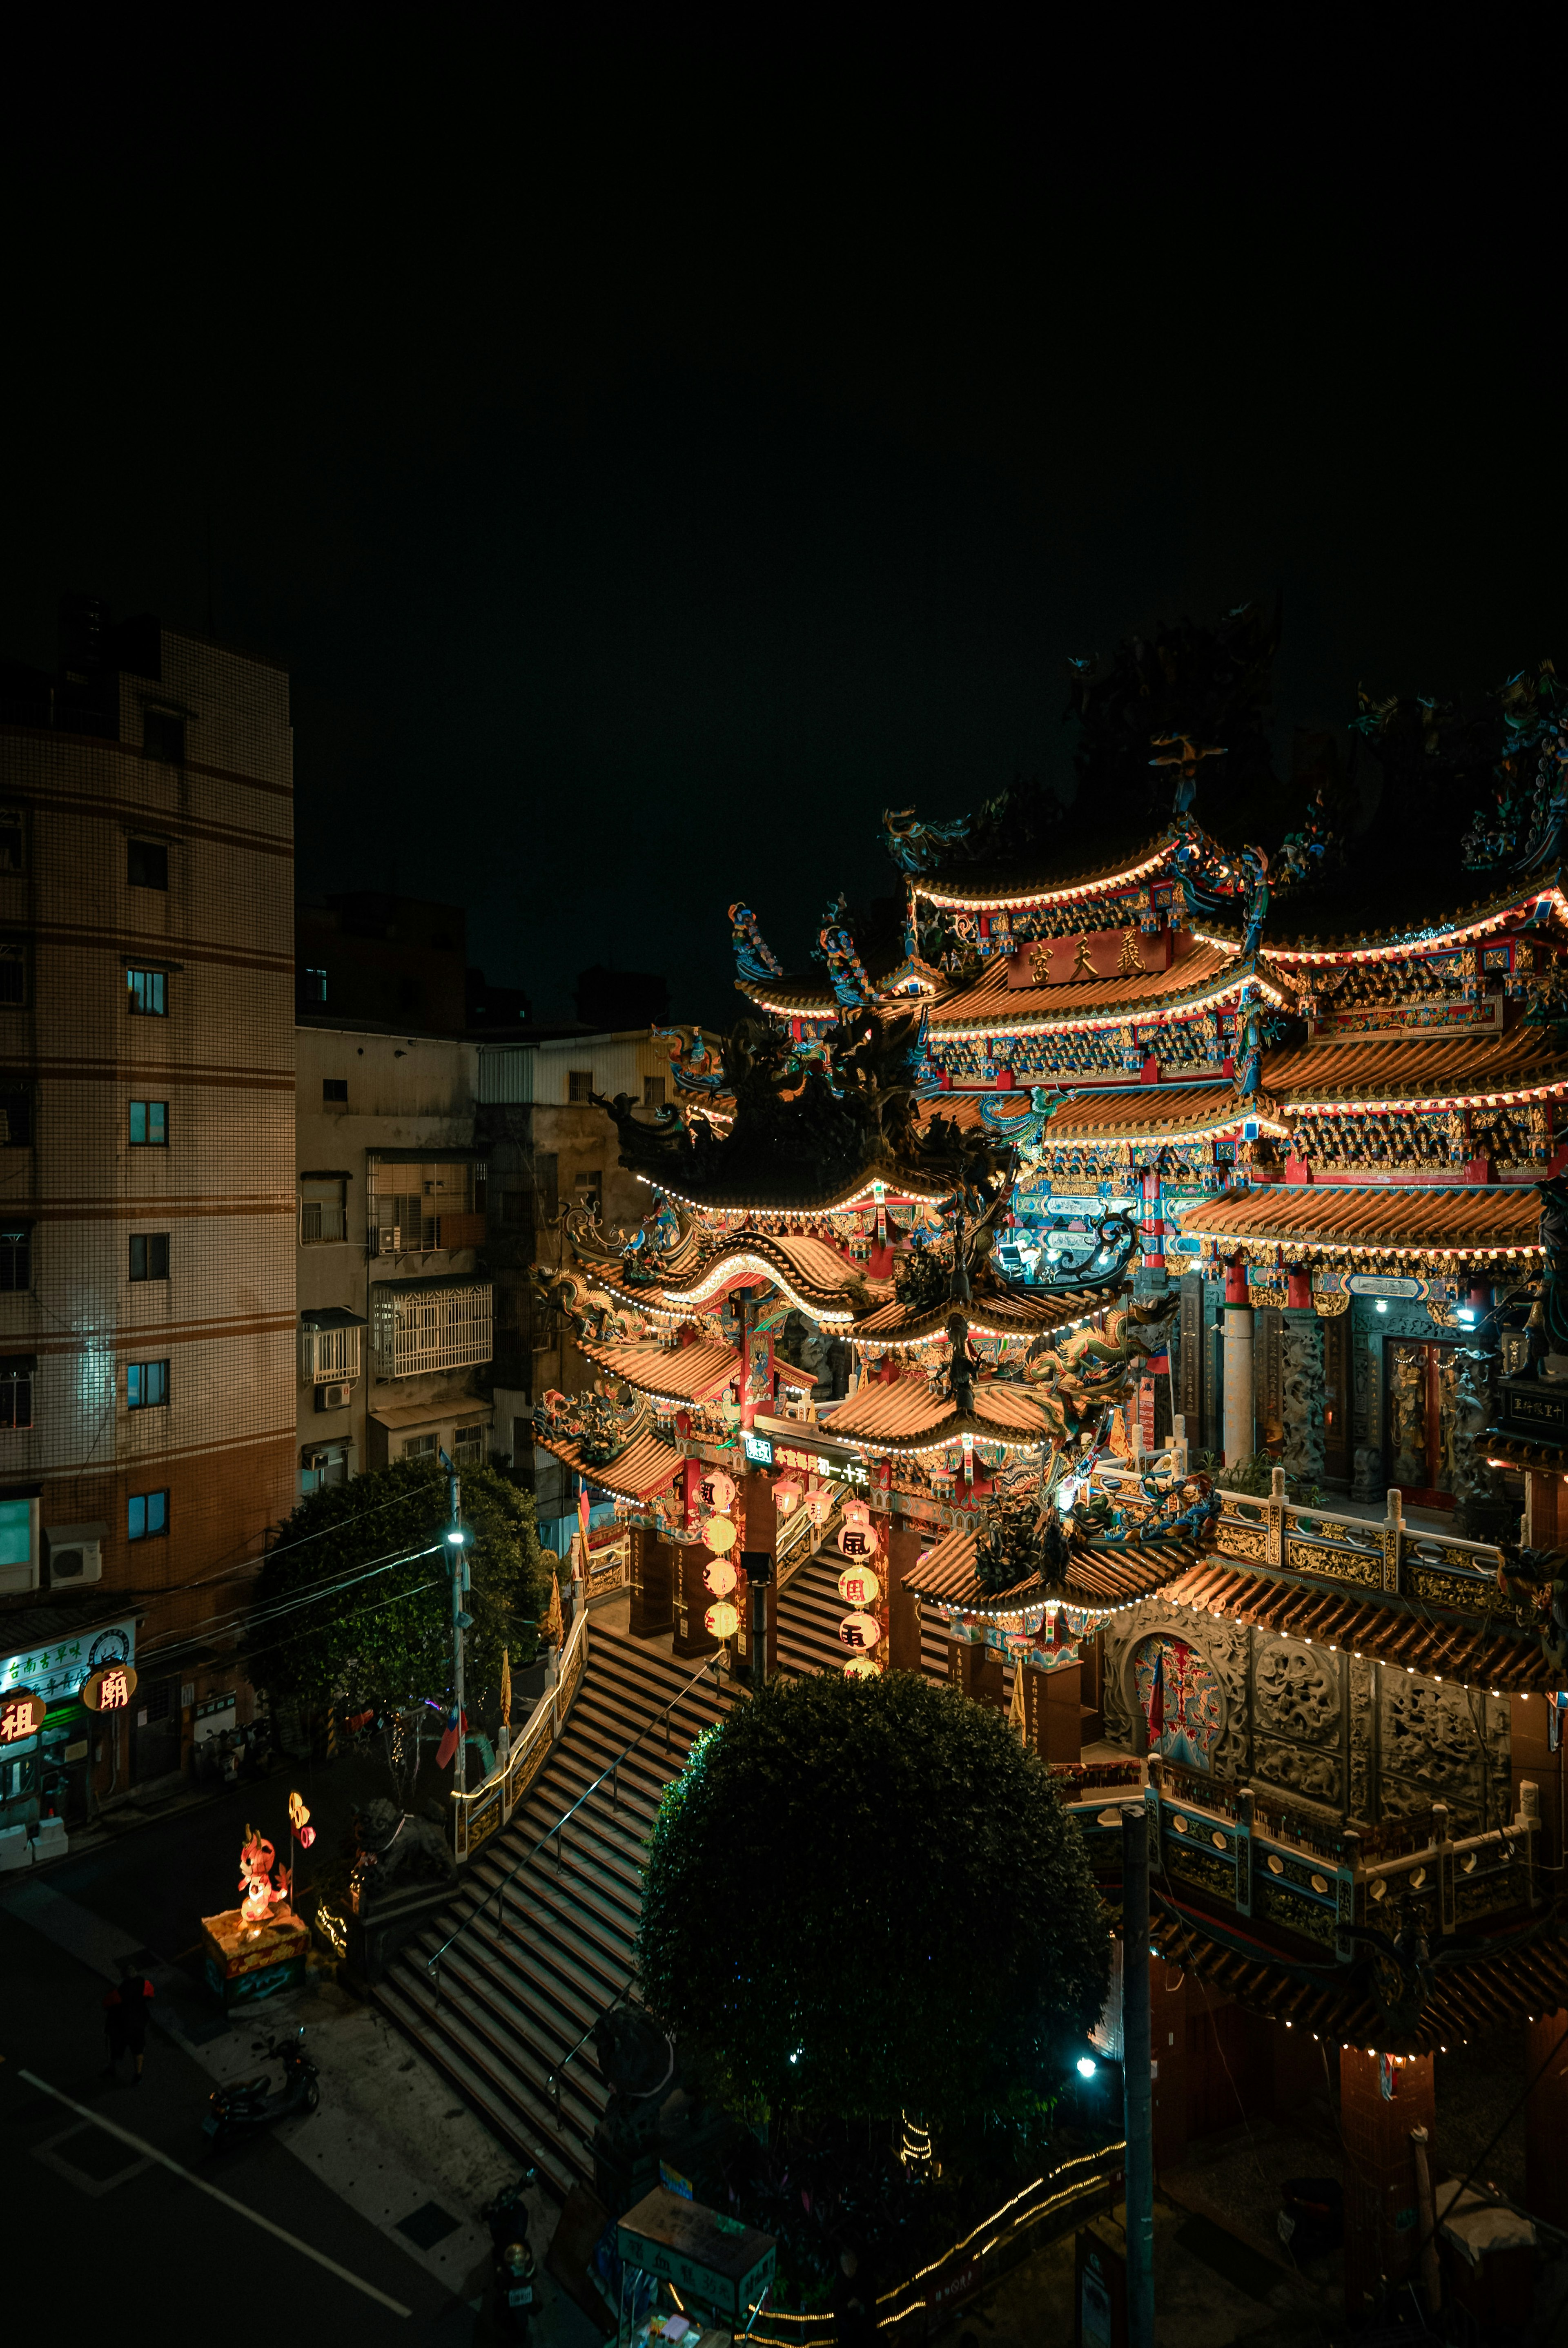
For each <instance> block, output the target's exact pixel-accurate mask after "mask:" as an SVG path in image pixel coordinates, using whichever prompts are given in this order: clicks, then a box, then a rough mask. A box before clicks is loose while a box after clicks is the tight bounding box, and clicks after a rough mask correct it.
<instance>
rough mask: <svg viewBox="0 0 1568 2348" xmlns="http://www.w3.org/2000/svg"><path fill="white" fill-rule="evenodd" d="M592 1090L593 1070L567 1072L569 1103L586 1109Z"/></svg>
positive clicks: (573, 1069) (575, 1069)
mask: <svg viewBox="0 0 1568 2348" xmlns="http://www.w3.org/2000/svg"><path fill="white" fill-rule="evenodd" d="M592 1090H593V1070H592V1069H591V1068H569V1069H568V1070H567V1072H566V1097H567V1099H568V1101H569V1102H570V1103H571V1104H572V1105H573V1106H574V1107H584V1106H585V1105H586V1104H587V1101H588V1097H589V1094H590V1093H591V1092H592Z"/></svg>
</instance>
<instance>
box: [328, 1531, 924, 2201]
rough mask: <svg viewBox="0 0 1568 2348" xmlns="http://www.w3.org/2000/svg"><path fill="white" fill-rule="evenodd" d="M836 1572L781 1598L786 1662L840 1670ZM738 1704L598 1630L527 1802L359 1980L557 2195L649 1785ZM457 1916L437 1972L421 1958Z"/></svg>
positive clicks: (634, 1911)
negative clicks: (454, 1886)
mask: <svg viewBox="0 0 1568 2348" xmlns="http://www.w3.org/2000/svg"><path fill="white" fill-rule="evenodd" d="M838 1573H839V1564H838V1560H837V1559H836V1556H835V1554H834V1553H832V1552H829V1551H824V1552H823V1553H822V1555H821V1556H819V1557H813V1558H812V1559H810V1560H808V1561H807V1562H806V1563H804V1565H801V1566H800V1567H798V1568H797V1570H796V1571H795V1572H794V1576H793V1578H792V1579H791V1581H789V1583H788V1584H787V1585H786V1587H785V1588H784V1590H783V1591H781V1592H780V1593H779V1599H778V1615H779V1632H778V1658H779V1666H780V1669H781V1670H782V1671H787V1672H801V1673H805V1672H812V1671H815V1670H816V1669H818V1668H819V1667H820V1666H821V1665H823V1664H826V1665H828V1666H830V1667H831V1668H832V1669H834V1670H835V1671H836V1670H838V1669H839V1668H840V1667H841V1666H842V1663H843V1661H844V1650H843V1648H842V1647H841V1646H840V1645H839V1643H838V1636H837V1632H838V1624H839V1622H840V1621H841V1620H842V1618H843V1615H844V1612H845V1607H844V1601H843V1600H842V1599H841V1598H840V1597H839V1595H838V1588H837V1582H838ZM921 1646H922V1660H923V1665H924V1669H925V1672H926V1673H927V1677H929V1678H933V1679H939V1680H945V1679H946V1678H947V1676H948V1662H947V1647H946V1643H945V1637H944V1632H943V1627H942V1621H941V1617H940V1616H939V1615H938V1613H937V1612H935V1610H934V1609H931V1608H928V1607H923V1608H922V1609H921ZM682 1689H687V1690H689V1693H687V1694H685V1695H684V1696H683V1697H682V1701H681V1703H680V1704H679V1705H678V1707H677V1709H676V1710H675V1712H674V1713H673V1715H671V1719H670V1722H669V1726H668V1735H666V1729H665V1725H664V1723H662V1722H661V1721H658V1719H657V1715H659V1714H661V1712H662V1711H663V1709H664V1707H665V1706H666V1705H668V1704H671V1701H672V1699H674V1698H676V1697H678V1696H682ZM734 1701H735V1698H734V1697H733V1694H732V1693H731V1689H730V1684H729V1681H728V1679H727V1678H725V1679H723V1681H722V1682H721V1684H720V1685H719V1686H718V1687H717V1688H715V1686H714V1684H713V1681H712V1674H711V1673H710V1672H708V1671H703V1672H702V1675H701V1676H699V1677H697V1678H696V1679H695V1682H694V1683H693V1675H692V1665H691V1664H690V1663H686V1662H683V1661H682V1662H680V1663H677V1662H675V1661H673V1660H672V1659H671V1657H670V1656H668V1655H666V1654H663V1653H660V1651H659V1650H658V1649H657V1648H655V1647H651V1646H647V1645H644V1644H643V1643H642V1642H641V1640H634V1639H631V1638H630V1637H628V1636H626V1635H624V1634H621V1633H618V1632H612V1631H608V1630H600V1628H598V1627H597V1625H596V1626H595V1627H594V1628H593V1630H592V1632H591V1639H590V1644H589V1653H588V1663H587V1666H586V1669H585V1671H584V1673H583V1679H582V1684H581V1685H580V1687H579V1690H578V1694H577V1697H576V1700H575V1701H574V1703H573V1704H572V1707H571V1710H570V1712H569V1714H568V1715H567V1720H566V1725H565V1726H564V1728H563V1729H562V1731H561V1734H560V1735H559V1738H558V1739H557V1740H556V1743H555V1744H554V1746H552V1747H551V1749H550V1754H549V1758H548V1761H547V1762H546V1763H545V1765H544V1766H543V1768H542V1769H541V1770H540V1772H539V1775H538V1777H537V1778H536V1779H535V1781H534V1785H533V1787H532V1788H531V1790H530V1792H529V1795H528V1799H527V1801H526V1802H525V1803H524V1804H523V1805H522V1806H521V1807H520V1808H519V1809H518V1811H517V1813H516V1814H515V1816H514V1817H513V1818H512V1820H511V1823H510V1825H509V1826H508V1827H507V1828H506V1829H505V1830H504V1831H503V1832H502V1833H500V1834H497V1836H496V1837H495V1838H494V1839H493V1840H492V1841H490V1842H488V1843H487V1844H486V1845H485V1847H484V1849H482V1850H481V1851H480V1852H479V1853H478V1854H477V1857H476V1858H475V1859H474V1860H473V1861H472V1863H471V1865H470V1867H469V1869H468V1872H467V1875H466V1879H465V1880H464V1883H463V1887H462V1890H460V1891H459V1893H458V1895H457V1897H456V1900H454V1901H453V1903H452V1905H451V1907H450V1908H448V1909H446V1910H443V1911H442V1913H441V1914H440V1916H439V1917H438V1918H437V1919H436V1921H435V1922H434V1924H432V1925H431V1926H430V1927H429V1928H428V1929H426V1930H425V1931H423V1932H422V1933H420V1934H418V1935H416V1936H415V1938H413V1939H412V1940H410V1941H408V1942H407V1943H406V1944H405V1947H404V1949H403V1950H402V1952H401V1953H400V1954H399V1956H398V1958H397V1959H396V1960H395V1962H394V1964H393V1965H392V1966H391V1968H390V1969H389V1970H388V1972H387V1974H386V1977H385V1979H384V1981H382V1982H379V1983H378V1984H377V1985H376V1987H375V1988H374V1991H373V1992H372V1995H373V1996H374V2000H375V2002H376V2003H377V2004H378V2005H379V2007H380V2008H381V2010H382V2011H383V2012H384V2013H385V2014H386V2016H387V2017H388V2019H389V2020H390V2021H393V2022H395V2023H396V2024H397V2025H398V2027H399V2028H400V2029H401V2030H403V2031H405V2032H406V2034H408V2036H409V2037H411V2038H412V2039H414V2041H415V2044H417V2045H418V2046H419V2047H420V2048H421V2049H422V2051H423V2052H424V2054H425V2055H426V2056H427V2058H428V2059H429V2061H430V2062H432V2063H433V2064H434V2065H436V2068H437V2069H438V2070H439V2071H441V2072H442V2073H443V2074H444V2075H445V2076H446V2078H447V2079H448V2080H449V2081H450V2082H451V2084H452V2085H453V2086H454V2087H455V2088H456V2090H457V2092H458V2093H459V2094H460V2095H461V2096H463V2097H464V2098H465V2099H466V2101H467V2102H468V2103H469V2104H471V2105H472V2106H473V2107H474V2108H475V2110H476V2111H477V2113H478V2114H479V2116H480V2117H481V2118H482V2119H483V2120H484V2121H485V2123H486V2125H487V2127H489V2128H490V2129H491V2131H492V2132H493V2133H494V2135H495V2136H496V2137H498V2138H499V2140H500V2141H501V2142H502V2143H503V2144H505V2145H507V2147H509V2148H510V2149H511V2150H512V2151H513V2152H514V2153H515V2154H516V2156H517V2157H518V2160H519V2161H527V2162H531V2163H532V2164H533V2165H534V2166H535V2167H537V2168H538V2172H539V2178H540V2181H541V2183H543V2184H545V2185H547V2186H548V2188H550V2189H551V2190H552V2191H553V2192H554V2193H555V2194H556V2195H557V2196H558V2197H564V2195H565V2194H566V2193H567V2192H568V2191H569V2188H571V2186H572V2185H574V2184H576V2183H578V2182H579V2181H580V2182H585V2183H591V2181H592V2177H593V2157H592V2138H593V2131H594V2128H595V2127H596V2126H597V2124H598V2121H599V2119H600V2115H601V2114H602V2112H603V2110H604V2106H605V2101H606V2091H605V2087H604V2085H603V2082H602V2080H601V2079H600V2075H599V2067H598V2065H597V2063H596V2062H595V2060H594V2054H593V2048H592V2046H591V2045H590V2044H582V2043H581V2041H582V2038H583V2034H584V2033H585V2032H586V2031H587V2030H588V2029H589V2028H590V2027H591V2025H592V2024H593V2023H594V2022H595V2021H597V2019H598V2017H599V2016H600V2013H603V2011H604V2009H605V2007H606V2006H608V2005H610V2004H611V2003H613V2001H614V2000H615V1999H616V1998H617V1997H619V1996H620V1994H621V1993H622V1992H623V1991H624V1990H625V1989H626V1987H627V1986H628V1984H629V1982H630V1981H631V1980H632V1978H633V1974H634V1960H633V1954H632V1952H633V1946H634V1943H635V1940H636V1934H637V1927H638V1921H639V1917H640V1914H641V1904H642V1875H641V1869H642V1856H643V1849H644V1845H645V1842H646V1838H647V1835H648V1831H649V1828H651V1825H652V1822H653V1817H654V1813H655V1811H656V1809H657V1807H658V1805H659V1799H660V1796H661V1794H662V1792H663V1789H664V1787H665V1786H666V1785H667V1784H668V1783H669V1781H670V1780H671V1777H673V1776H677V1775H678V1774H679V1773H680V1771H681V1770H682V1768H683V1767H684V1766H685V1764H686V1758H687V1756H688V1754H689V1753H690V1751H691V1748H692V1739H693V1738H694V1737H695V1736H696V1735H699V1734H700V1732H701V1731H702V1730H703V1729H704V1728H708V1727H710V1726H712V1724H713V1722H715V1721H716V1720H719V1719H721V1718H722V1717H723V1715H724V1714H725V1713H726V1712H727V1711H728V1710H729V1708H730V1706H731V1704H732V1703H733V1702H734ZM650 1721H654V1722H655V1723H656V1725H654V1726H653V1727H652V1728H651V1731H650V1732H649V1733H648V1734H647V1735H645V1736H644V1737H643V1739H642V1742H641V1744H640V1745H639V1746H638V1748H637V1750H636V1751H635V1752H634V1753H633V1754H632V1755H631V1756H630V1758H629V1759H628V1760H626V1761H624V1762H622V1763H621V1764H620V1768H619V1769H618V1771H617V1773H616V1778H615V1783H614V1785H613V1787H612V1786H611V1785H610V1783H609V1782H607V1783H606V1784H605V1785H603V1786H602V1787H599V1788H598V1789H597V1790H596V1791H595V1792H594V1793H593V1794H591V1795H589V1797H588V1799H587V1800H586V1801H584V1802H583V1804H582V1807H581V1808H580V1809H579V1810H578V1811H577V1812H576V1813H575V1815H574V1816H573V1818H572V1819H571V1821H570V1823H569V1825H568V1827H567V1828H566V1830H565V1833H564V1835H563V1836H562V1837H560V1838H559V1851H558V1843H557V1841H556V1840H552V1841H551V1842H550V1843H549V1844H548V1846H547V1847H546V1848H545V1849H543V1850H538V1851H535V1849H534V1846H535V1845H536V1844H537V1843H538V1839H539V1838H540V1836H541V1835H545V1834H548V1833H549V1831H550V1829H551V1828H553V1827H554V1826H555V1824H556V1821H557V1820H558V1819H559V1818H560V1816H561V1814H562V1812H563V1811H565V1810H566V1809H568V1808H569V1807H570V1805H571V1804H572V1803H574V1802H576V1801H577V1800H578V1798H579V1796H580V1795H581V1794H582V1793H583V1790H584V1788H585V1787H588V1786H590V1785H592V1784H593V1781H594V1779H595V1778H596V1777H598V1776H599V1775H600V1772H601V1771H603V1770H605V1769H607V1768H609V1766H610V1763H611V1762H612V1761H613V1760H614V1759H615V1756H616V1755H617V1754H618V1753H620V1752H621V1751H622V1750H623V1748H624V1747H625V1746H628V1745H629V1744H630V1742H631V1740H632V1739H633V1738H634V1737H635V1736H637V1735H638V1733H639V1731H640V1730H641V1729H642V1728H643V1727H644V1725H645V1724H647V1723H648V1722H650ZM530 1852H533V1853H534V1855H533V1856H532V1857H531V1858H529V1857H528V1854H529V1853H530ZM523 1859H527V1861H528V1863H527V1865H526V1866H523V1867H522V1868H521V1869H520V1870H519V1871H518V1872H517V1873H516V1874H515V1875H514V1872H513V1871H514V1869H518V1862H519V1861H520V1860H523ZM508 1878H510V1880H508ZM497 1893H499V1915H498V1918H497ZM460 1927H462V1928H464V1929H463V1930H462V1935H461V1938H460V1939H458V1940H457V1941H456V1943H455V1944H454V1945H453V1946H451V1947H449V1948H447V1949H446V1953H445V1955H444V1956H443V1958H442V1960H441V1965H440V1972H439V1980H438V1982H437V1979H436V1977H435V1976H433V1975H432V1974H431V1972H429V1970H428V1961H429V1959H430V1958H431V1957H432V1956H433V1955H434V1954H435V1952H436V1950H437V1949H439V1948H440V1947H441V1945H442V1943H443V1942H445V1941H448V1940H449V1939H450V1937H451V1935H452V1934H453V1933H454V1932H456V1931H458V1930H459V1928H460Z"/></svg>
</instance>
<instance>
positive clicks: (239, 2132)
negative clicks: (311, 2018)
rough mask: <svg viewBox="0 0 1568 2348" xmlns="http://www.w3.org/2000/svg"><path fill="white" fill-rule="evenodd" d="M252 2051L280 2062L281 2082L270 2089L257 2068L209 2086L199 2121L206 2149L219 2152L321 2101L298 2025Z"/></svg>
mask: <svg viewBox="0 0 1568 2348" xmlns="http://www.w3.org/2000/svg"><path fill="white" fill-rule="evenodd" d="M255 2052H256V2053H257V2054H258V2055H271V2057H272V2060H273V2061H274V2062H275V2063H282V2066H283V2084H282V2086H281V2087H275V2086H274V2085H272V2080H271V2079H270V2078H269V2077H268V2075H267V2074H266V2072H265V2071H262V2072H260V2073H258V2075H257V2076H256V2077H255V2078H253V2079H239V2080H236V2081H234V2082H233V2084H232V2085H230V2086H227V2087H214V2088H213V2090H212V2094H211V2096H210V2098H209V2100H210V2104H211V2107H212V2108H211V2109H210V2112H209V2113H208V2115H207V2117H206V2118H205V2119H204V2120H203V2121H202V2123H201V2133H202V2134H203V2136H205V2137H206V2138H207V2148H208V2150H209V2151H210V2152H220V2151H221V2150H222V2149H223V2147H224V2146H225V2145H229V2144H232V2143H233V2142H234V2140H235V2138H236V2137H241V2136H249V2135H252V2134H254V2133H255V2132H256V2131H257V2130H259V2129H261V2128H268V2127H272V2124H273V2122H274V2121H275V2120H285V2119H288V2118H290V2117H291V2116H292V2115H293V2114H294V2113H295V2112H313V2111H314V2110H315V2108H316V2106H317V2105H318V2104H319V2103H320V2102H321V2099H322V2091H321V2086H320V2084H319V2077H318V2074H317V2071H316V2066H315V2065H314V2064H313V2062H312V2060H311V2058H310V2056H309V2055H307V2054H306V2053H305V2030H304V2024H303V2023H302V2024H300V2027H299V2028H298V2030H296V2031H295V2032H294V2034H293V2035H292V2037H291V2038H277V2039H272V2040H271V2041H266V2040H262V2039H260V2038H259V2039H257V2040H256V2042H255Z"/></svg>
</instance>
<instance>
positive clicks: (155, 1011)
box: [125, 970, 169, 1019]
mask: <svg viewBox="0 0 1568 2348" xmlns="http://www.w3.org/2000/svg"><path fill="white" fill-rule="evenodd" d="M125 983H126V993H127V994H128V998H129V1002H130V1007H131V1009H132V1011H133V1012H136V1013H137V1014H138V1015H139V1016H140V1017H142V1018H144V1019H164V1018H167V1017H168V1015H169V996H168V981H167V979H166V978H165V975H164V973H163V972H162V971H160V970H128V971H127V972H126V974H125Z"/></svg>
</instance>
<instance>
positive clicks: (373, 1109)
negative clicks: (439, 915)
mask: <svg viewBox="0 0 1568 2348" xmlns="http://www.w3.org/2000/svg"><path fill="white" fill-rule="evenodd" d="M460 975H461V973H460V972H459V976H460ZM477 1049H478V1047H477V1045H473V1044H470V1043H467V1042H465V1041H464V1039H463V1038H462V1037H461V1036H453V1035H415V1034H408V1033H406V1032H405V1033H401V1034H395V1033H384V1032H383V1031H382V1030H380V1029H379V1028H375V1027H372V1026H369V1025H342V1026H340V1025H327V1024H326V1023H325V1021H324V1019H323V1021H322V1022H320V1023H316V1024H306V1022H304V1021H303V1020H302V1022H301V1024H300V1025H299V1026H298V1028H297V1029H296V1034H295V1069H296V1074H297V1077H298V1094H297V1099H298V1109H297V1122H296V1151H297V1157H298V1170H299V1182H298V1200H297V1213H298V1236H299V1262H298V1276H297V1285H298V1302H299V1340H298V1343H299V1359H298V1365H297V1389H298V1391H297V1427H296V1437H297V1445H298V1457H297V1465H296V1473H297V1476H298V1488H299V1490H300V1491H301V1492H302V1493H305V1492H311V1491H314V1490H315V1489H316V1488H318V1487H319V1486H321V1485H323V1484H333V1483H343V1482H344V1481H346V1480H347V1478H349V1477H350V1476H353V1475H355V1474H357V1473H359V1472H360V1470H362V1469H363V1468H381V1467H384V1466H386V1465H387V1463H388V1462H389V1461H391V1460H395V1459H409V1458H429V1459H432V1460H434V1459H436V1457H438V1455H439V1454H440V1453H441V1452H442V1451H445V1452H446V1455H447V1457H449V1458H451V1459H453V1460H455V1461H456V1462H458V1463H459V1464H460V1463H461V1462H462V1461H463V1460H464V1459H466V1458H474V1459H479V1458H483V1457H485V1456H486V1454H487V1450H488V1448H489V1442H490V1427H491V1421H492V1416H493V1414H492V1411H491V1407H490V1402H489V1397H488V1393H487V1385H488V1376H489V1367H488V1365H489V1362H490V1356H491V1351H492V1341H491V1340H492V1323H493V1318H494V1313H493V1303H492V1293H493V1292H492V1288H491V1282H490V1279H489V1275H488V1273H487V1271H486V1270H485V1242H486V1228H487V1207H488V1192H487V1181H486V1175H487V1163H486V1152H485V1149H484V1148H483V1146H482V1145H481V1144H479V1143H478V1142H477V1141H476V1138H475V1124H474V1093H475V1064H476V1059H477Z"/></svg>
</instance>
